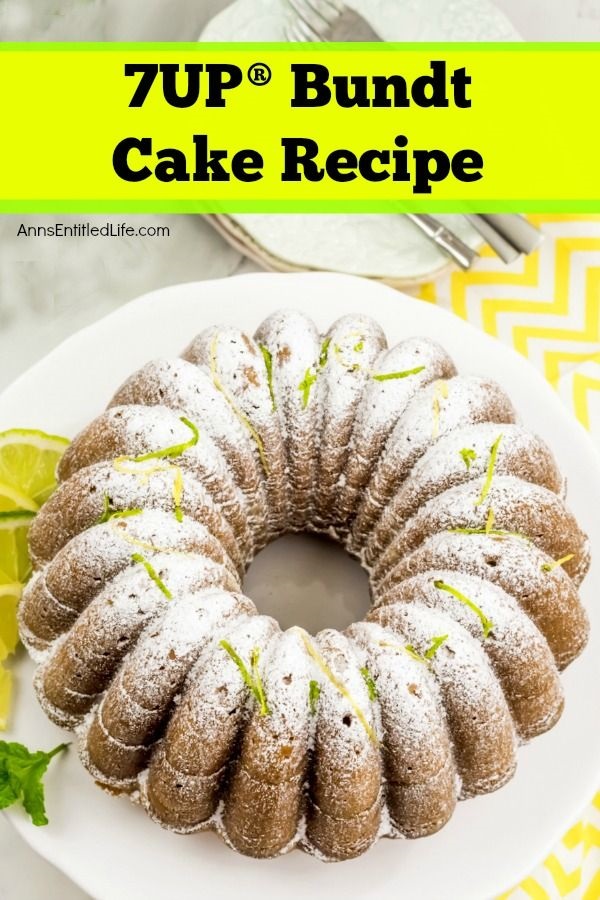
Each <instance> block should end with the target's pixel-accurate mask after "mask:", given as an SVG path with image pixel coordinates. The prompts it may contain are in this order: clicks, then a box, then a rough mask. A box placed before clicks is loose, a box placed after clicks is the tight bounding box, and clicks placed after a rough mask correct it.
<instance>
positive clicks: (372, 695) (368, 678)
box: [360, 666, 378, 700]
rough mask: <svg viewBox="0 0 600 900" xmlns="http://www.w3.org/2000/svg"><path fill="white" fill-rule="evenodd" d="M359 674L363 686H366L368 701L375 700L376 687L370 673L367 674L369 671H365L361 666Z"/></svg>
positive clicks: (365, 668)
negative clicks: (363, 683)
mask: <svg viewBox="0 0 600 900" xmlns="http://www.w3.org/2000/svg"><path fill="white" fill-rule="evenodd" d="M360 674H361V675H362V677H363V678H364V680H365V684H366V686H367V691H368V692H369V700H377V697H378V694H377V685H376V684H375V681H374V680H373V676H372V675H371V673H370V672H369V670H368V669H367V667H366V666H363V668H362V669H361V670H360Z"/></svg>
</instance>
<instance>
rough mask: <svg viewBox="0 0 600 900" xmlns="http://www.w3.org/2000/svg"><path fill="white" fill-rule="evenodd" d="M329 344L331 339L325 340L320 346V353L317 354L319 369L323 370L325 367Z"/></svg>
mask: <svg viewBox="0 0 600 900" xmlns="http://www.w3.org/2000/svg"><path fill="white" fill-rule="evenodd" d="M330 344H331V338H330V337H328V338H325V340H324V341H323V343H322V344H321V352H320V353H319V369H324V368H325V366H326V365H327V357H328V356H329V345H330Z"/></svg>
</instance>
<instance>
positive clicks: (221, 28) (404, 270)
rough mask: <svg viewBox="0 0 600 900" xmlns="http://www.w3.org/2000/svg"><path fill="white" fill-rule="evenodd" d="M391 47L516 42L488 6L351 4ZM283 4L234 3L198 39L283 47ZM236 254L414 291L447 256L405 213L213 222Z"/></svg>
mask: <svg viewBox="0 0 600 900" xmlns="http://www.w3.org/2000/svg"><path fill="white" fill-rule="evenodd" d="M349 5H352V6H353V7H354V8H355V9H356V10H357V11H358V12H360V13H361V15H363V16H364V17H365V18H366V19H367V20H368V21H369V22H370V24H371V25H372V26H373V28H374V29H375V30H376V32H377V33H378V34H379V35H380V36H381V37H382V38H383V39H384V40H386V41H404V42H409V41H475V42H480V41H518V40H520V36H519V35H518V34H517V32H516V31H515V30H514V28H513V26H512V25H511V24H510V22H509V21H508V20H507V19H506V17H505V16H504V14H503V13H501V12H500V11H499V10H497V9H496V7H495V6H493V4H492V3H490V2H488V0H352V3H351V4H349ZM288 15H289V9H288V8H287V5H286V3H285V0H236V2H234V3H232V4H231V5H230V6H228V7H227V8H226V9H225V10H223V12H221V13H220V14H219V15H217V16H215V18H214V19H213V20H212V21H211V22H210V23H209V24H208V25H207V27H206V28H205V30H204V31H203V32H202V34H201V36H200V40H201V41H283V40H285V23H286V18H287V16H288ZM439 218H440V219H441V220H442V221H443V222H445V224H447V225H448V226H449V227H450V228H452V230H453V231H455V232H456V233H457V234H458V235H459V236H460V237H461V238H462V239H463V240H464V241H465V242H466V243H467V244H469V246H471V247H473V248H478V247H479V246H481V238H480V237H479V235H478V234H477V233H476V232H475V231H474V230H473V229H472V228H471V226H470V225H469V224H468V223H467V221H466V220H465V219H464V218H463V217H462V216H454V215H440V216H439ZM211 220H212V222H213V224H214V225H215V227H216V228H217V229H218V230H219V231H220V232H221V234H223V236H224V237H225V238H226V240H228V241H229V242H230V243H231V244H232V245H233V246H235V247H236V249H238V250H240V251H241V252H243V253H245V254H246V255H247V256H249V257H250V258H252V259H254V260H255V262H258V263H259V264H260V265H261V266H263V267H264V268H266V269H270V270H272V271H281V272H293V271H307V270H325V271H333V272H347V273H349V274H352V275H365V276H368V277H370V278H376V279H380V280H382V281H385V282H387V283H388V284H391V285H392V286H394V287H404V288H407V287H411V286H414V285H416V284H418V283H420V282H422V281H426V280H428V279H431V278H434V277H435V276H437V275H439V274H441V273H442V272H443V271H444V270H445V269H446V267H447V266H448V260H447V257H446V256H444V254H443V253H441V252H440V251H439V250H438V248H437V247H436V246H435V244H433V243H431V241H429V240H428V239H427V238H426V237H424V236H423V235H422V234H421V232H420V231H418V230H417V228H416V227H415V226H414V225H412V224H411V222H410V221H409V220H408V219H406V218H405V217H404V216H401V215H321V214H314V213H313V214H310V215H297V214H287V215H271V214H265V215H255V214H243V215H238V214H232V215H218V216H211Z"/></svg>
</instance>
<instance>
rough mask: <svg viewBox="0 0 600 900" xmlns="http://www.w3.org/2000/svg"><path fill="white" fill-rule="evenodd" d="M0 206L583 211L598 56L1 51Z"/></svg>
mask: <svg viewBox="0 0 600 900" xmlns="http://www.w3.org/2000/svg"><path fill="white" fill-rule="evenodd" d="M0 79H1V81H0V83H2V85H3V90H2V100H1V106H2V140H1V141H0V212H9V213H10V212H13V213H15V212H50V211H52V212H142V211H151V210H152V211H163V212H186V211H187V212H204V213H210V212H248V211H254V212H261V211H264V212H267V211H269V212H276V211H281V212H292V211H296V212H298V211H306V212H338V211H346V212H353V211H354V212H390V211H411V210H412V211H432V212H435V211H444V210H452V211H467V210H469V211H483V212H492V211H500V210H510V209H512V210H519V211H523V212H527V211H530V212H541V211H544V210H552V211H560V210H564V211H570V212H576V211H585V210H588V211H594V210H596V211H597V210H600V164H599V162H600V159H599V150H598V147H599V143H600V142H599V138H600V134H599V132H600V124H599V122H600V117H599V116H598V97H600V45H597V44H577V45H569V44H487V45H475V44H447V45H441V44H417V45H402V44H319V45H316V44H315V45H313V44H296V45H290V44H202V43H198V44H3V45H0Z"/></svg>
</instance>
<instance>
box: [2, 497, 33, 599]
mask: <svg viewBox="0 0 600 900" xmlns="http://www.w3.org/2000/svg"><path fill="white" fill-rule="evenodd" d="M34 516H35V513H33V512H31V511H30V510H22V509H19V510H12V511H10V512H0V585H1V584H2V583H7V582H8V583H9V584H13V583H15V582H20V583H21V584H24V583H25V582H26V581H27V579H28V578H29V576H30V575H31V563H30V561H29V549H28V547H27V532H28V530H29V526H30V525H31V522H32V521H33V518H34Z"/></svg>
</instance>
